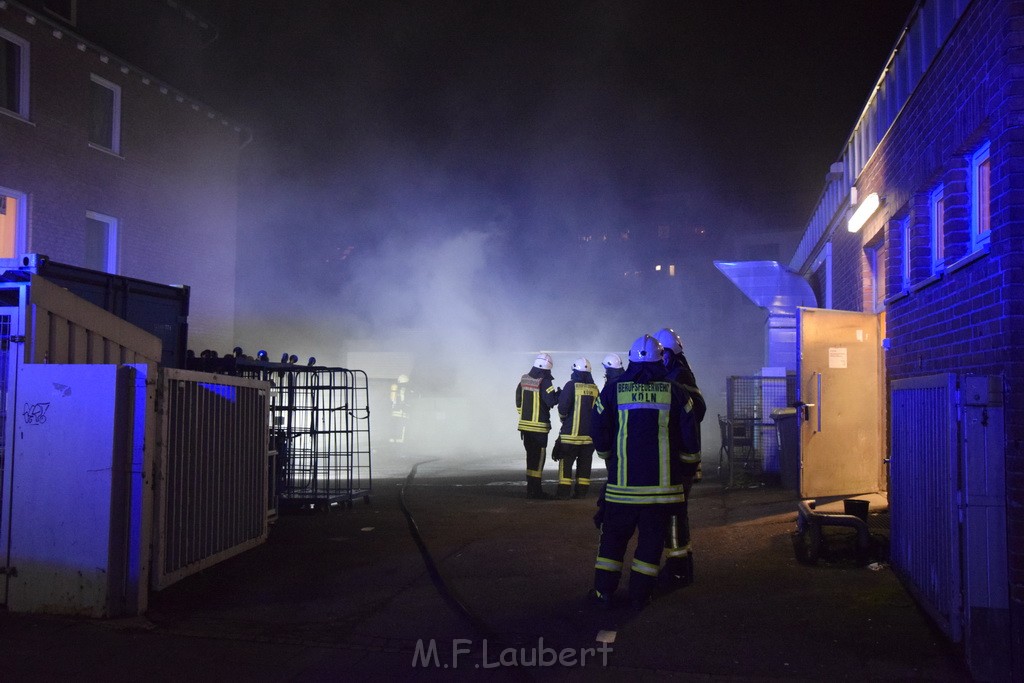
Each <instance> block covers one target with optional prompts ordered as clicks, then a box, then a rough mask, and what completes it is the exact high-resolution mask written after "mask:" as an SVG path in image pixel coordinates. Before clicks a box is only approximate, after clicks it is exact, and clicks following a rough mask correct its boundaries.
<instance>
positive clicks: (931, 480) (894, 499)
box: [889, 374, 962, 642]
mask: <svg viewBox="0 0 1024 683" xmlns="http://www.w3.org/2000/svg"><path fill="white" fill-rule="evenodd" d="M956 391H957V381H956V375H952V374H940V375H930V376H927V377H915V378H909V379H902V380H897V381H894V382H893V383H892V386H891V389H890V392H891V394H890V401H891V413H890V415H891V447H890V451H889V457H890V463H889V468H890V474H891V479H892V481H891V490H890V500H891V504H890V514H891V522H890V523H891V534H892V536H891V542H892V550H891V553H892V563H893V566H894V567H895V568H896V570H897V571H898V572H899V573H900V574H901V576H902V577H903V579H904V582H905V583H906V584H907V585H908V588H909V589H910V591H911V592H912V593H913V594H914V595H915V597H916V598H917V600H918V602H919V603H920V604H921V605H922V607H923V608H924V609H925V610H926V611H927V612H928V613H929V614H930V615H931V617H932V618H933V619H934V620H935V622H936V623H937V624H938V625H939V626H940V627H941V628H942V629H943V630H944V631H945V632H946V634H947V635H948V636H949V637H950V639H951V640H953V641H954V642H960V639H961V616H960V615H961V612H962V598H961V591H960V586H961V568H960V531H959V519H958V517H959V515H958V509H957V490H958V485H959V484H958V482H959V479H960V474H961V473H960V471H959V466H958V459H959V458H958V449H957V439H958V436H957V434H958V420H957V406H956Z"/></svg>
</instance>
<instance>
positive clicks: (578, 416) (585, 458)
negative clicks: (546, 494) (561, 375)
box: [551, 358, 597, 500]
mask: <svg viewBox="0 0 1024 683" xmlns="http://www.w3.org/2000/svg"><path fill="white" fill-rule="evenodd" d="M596 400H597V385H596V384H594V376H593V375H592V374H591V372H590V361H589V360H587V359H586V358H577V359H576V360H575V361H574V362H573V364H572V378H571V379H570V380H569V381H568V382H566V383H565V386H564V387H562V391H561V394H560V395H559V398H558V417H559V418H561V420H562V428H561V430H560V431H559V435H558V440H557V441H556V442H555V447H554V449H553V450H552V454H551V457H552V459H553V460H556V461H558V488H557V489H555V497H556V498H561V499H563V500H565V499H568V498H570V497H572V498H586V497H587V491H588V490H589V489H590V467H591V465H592V463H593V459H594V440H593V439H592V438H591V437H590V416H591V412H592V411H593V409H594V401H596ZM574 463H575V465H576V487H575V490H574V489H573V471H572V470H573V464H574Z"/></svg>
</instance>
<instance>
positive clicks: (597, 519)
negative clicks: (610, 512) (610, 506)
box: [594, 494, 604, 531]
mask: <svg viewBox="0 0 1024 683" xmlns="http://www.w3.org/2000/svg"><path fill="white" fill-rule="evenodd" d="M603 524H604V495H603V494H602V496H601V497H600V498H598V499H597V512H595V513H594V526H596V527H597V530H598V531H600V530H601V526H602V525H603Z"/></svg>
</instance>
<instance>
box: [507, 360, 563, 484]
mask: <svg viewBox="0 0 1024 683" xmlns="http://www.w3.org/2000/svg"><path fill="white" fill-rule="evenodd" d="M551 366H552V363H551V356H549V355H548V354H546V353H542V354H539V355H538V356H537V358H536V360H534V361H533V367H532V368H530V371H529V372H528V373H526V374H525V375H523V377H522V379H520V380H519V386H517V387H516V410H517V411H518V412H519V436H520V437H521V438H522V440H523V446H524V447H525V448H526V497H527V498H535V499H538V500H549V499H550V498H551V494H548V493H544V491H542V490H541V475H542V474H543V472H544V460H545V458H546V457H547V449H548V432H550V431H551V409H552V408H553V407H555V406H556V405H558V394H559V389H558V387H556V386H554V384H553V378H552V376H551Z"/></svg>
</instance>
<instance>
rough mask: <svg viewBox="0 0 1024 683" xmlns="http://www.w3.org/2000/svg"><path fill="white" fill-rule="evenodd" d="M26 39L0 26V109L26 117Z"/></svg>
mask: <svg viewBox="0 0 1024 683" xmlns="http://www.w3.org/2000/svg"><path fill="white" fill-rule="evenodd" d="M28 83H29V78H28V41H27V40H24V39H23V38H19V37H18V36H16V35H14V34H13V33H9V32H7V31H5V30H3V29H2V28H0V110H4V111H7V112H9V113H12V114H16V115H18V116H20V117H22V118H24V119H27V118H28Z"/></svg>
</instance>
